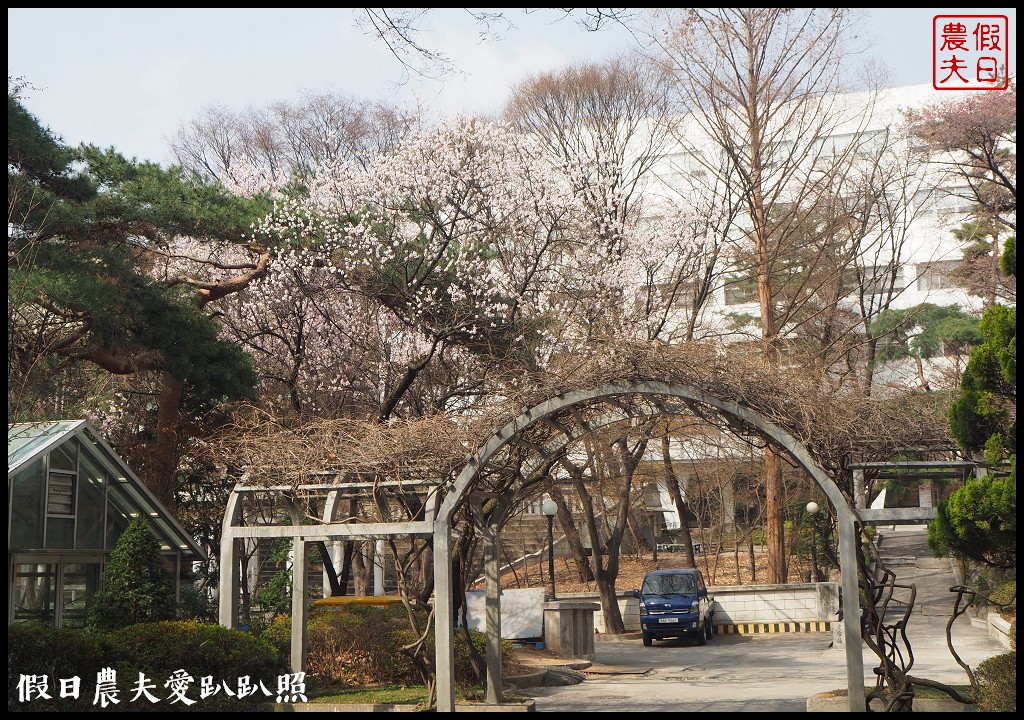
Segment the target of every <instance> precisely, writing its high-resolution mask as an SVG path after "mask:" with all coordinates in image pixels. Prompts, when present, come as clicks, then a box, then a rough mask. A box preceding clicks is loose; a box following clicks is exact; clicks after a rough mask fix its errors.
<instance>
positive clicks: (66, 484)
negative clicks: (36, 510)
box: [46, 470, 76, 517]
mask: <svg viewBox="0 0 1024 720" xmlns="http://www.w3.org/2000/svg"><path fill="white" fill-rule="evenodd" d="M75 479H76V474H75V473H71V472H63V471H60V470H51V471H50V474H49V477H48V479H47V483H46V514H47V515H61V516H64V517H68V516H74V514H75Z"/></svg>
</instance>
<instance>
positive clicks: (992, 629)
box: [987, 610, 1012, 649]
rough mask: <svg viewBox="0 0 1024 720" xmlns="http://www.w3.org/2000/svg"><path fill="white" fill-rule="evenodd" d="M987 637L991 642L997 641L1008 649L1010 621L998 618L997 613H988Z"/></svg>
mask: <svg viewBox="0 0 1024 720" xmlns="http://www.w3.org/2000/svg"><path fill="white" fill-rule="evenodd" d="M987 621H988V636H989V637H990V638H992V639H993V640H998V641H999V642H1001V643H1002V644H1003V645H1004V646H1005V647H1006V648H1007V649H1012V648H1011V647H1010V621H1009V620H1004V619H1003V618H1002V617H1000V615H999V613H997V612H994V611H991V610H990V611H989V613H988V618H987Z"/></svg>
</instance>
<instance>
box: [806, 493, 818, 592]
mask: <svg viewBox="0 0 1024 720" xmlns="http://www.w3.org/2000/svg"><path fill="white" fill-rule="evenodd" d="M807 514H808V515H810V516H811V582H818V546H817V545H818V544H817V536H816V532H815V530H816V528H817V523H816V522H815V518H814V516H815V515H817V514H818V503H816V502H814V501H813V500H812V501H811V502H809V503H807Z"/></svg>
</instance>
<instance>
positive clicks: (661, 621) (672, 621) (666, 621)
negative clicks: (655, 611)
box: [658, 618, 679, 623]
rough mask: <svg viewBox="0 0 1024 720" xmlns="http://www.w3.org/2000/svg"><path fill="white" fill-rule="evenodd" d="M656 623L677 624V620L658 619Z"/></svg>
mask: <svg viewBox="0 0 1024 720" xmlns="http://www.w3.org/2000/svg"><path fill="white" fill-rule="evenodd" d="M658 622H660V623H677V622H679V618H658Z"/></svg>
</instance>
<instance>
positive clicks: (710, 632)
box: [704, 620, 715, 640]
mask: <svg viewBox="0 0 1024 720" xmlns="http://www.w3.org/2000/svg"><path fill="white" fill-rule="evenodd" d="M704 632H705V635H706V636H707V639H708V640H711V638H713V637H714V636H715V626H714V625H712V624H711V620H707V621H706V622H705V623H704Z"/></svg>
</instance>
